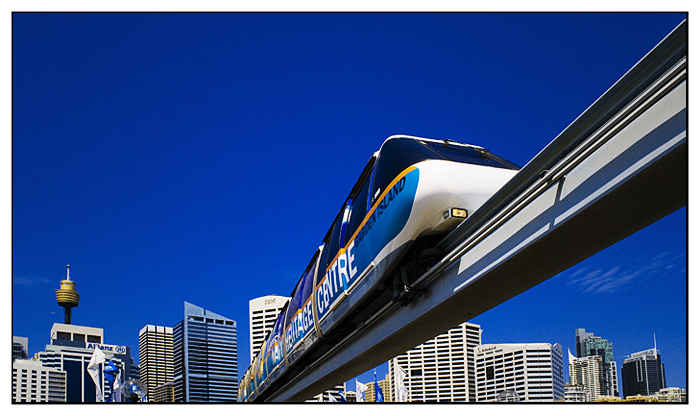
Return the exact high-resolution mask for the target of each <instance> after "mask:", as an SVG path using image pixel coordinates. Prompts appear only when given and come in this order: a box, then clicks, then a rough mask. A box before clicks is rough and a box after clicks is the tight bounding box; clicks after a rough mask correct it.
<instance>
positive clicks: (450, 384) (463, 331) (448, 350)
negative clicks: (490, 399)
mask: <svg viewBox="0 0 700 416" xmlns="http://www.w3.org/2000/svg"><path fill="white" fill-rule="evenodd" d="M479 344H481V327H480V326H479V325H475V324H471V323H468V322H465V323H463V324H461V325H459V326H458V327H456V328H453V329H451V330H449V331H448V332H446V333H444V334H440V335H438V336H437V337H435V338H433V339H431V340H430V341H427V342H425V343H423V344H421V345H419V346H417V347H415V348H413V349H412V350H409V351H407V352H405V353H404V354H401V355H399V356H397V357H394V358H392V359H391V360H390V361H389V380H390V388H391V396H390V397H391V401H398V399H397V396H398V395H397V390H398V384H397V383H398V371H399V368H401V369H402V370H403V371H404V373H406V376H405V378H404V386H405V387H406V389H407V390H408V398H407V401H409V402H469V401H472V402H473V401H476V385H475V381H476V371H475V367H474V350H475V348H476V347H477V346H478V345H479ZM385 394H386V392H385ZM386 395H387V396H389V395H388V394H386Z"/></svg>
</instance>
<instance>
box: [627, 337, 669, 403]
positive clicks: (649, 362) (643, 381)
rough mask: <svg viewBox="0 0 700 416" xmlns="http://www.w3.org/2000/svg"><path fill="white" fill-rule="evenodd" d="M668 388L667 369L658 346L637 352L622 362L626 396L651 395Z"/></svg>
mask: <svg viewBox="0 0 700 416" xmlns="http://www.w3.org/2000/svg"><path fill="white" fill-rule="evenodd" d="M664 388H666V370H665V368H664V365H663V363H662V362H661V354H659V351H658V350H657V349H656V348H652V349H650V350H646V351H640V352H636V353H634V354H632V355H630V356H629V358H626V359H625V361H624V363H623V364H622V393H623V394H624V396H625V398H627V397H630V396H636V395H642V396H651V395H653V394H654V393H656V392H658V391H659V390H661V389H664Z"/></svg>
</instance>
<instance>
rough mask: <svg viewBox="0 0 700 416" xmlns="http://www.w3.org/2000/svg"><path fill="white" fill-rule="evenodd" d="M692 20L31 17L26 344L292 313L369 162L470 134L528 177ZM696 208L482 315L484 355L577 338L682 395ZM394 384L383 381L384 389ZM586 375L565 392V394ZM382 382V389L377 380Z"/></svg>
mask: <svg viewBox="0 0 700 416" xmlns="http://www.w3.org/2000/svg"><path fill="white" fill-rule="evenodd" d="M684 18H685V15H684V14H652V13H644V14H632V13H624V14H613V13H604V14H599V13H582V14H581V13H579V14H556V13H547V14H498V13H497V14H486V13H478V14H469V13H465V14H439V13H434V14H48V15H47V14H14V15H13V16H12V299H11V300H12V334H13V335H17V336H25V337H29V348H30V352H31V353H32V354H33V353H35V352H38V351H40V350H43V349H44V346H45V345H46V344H47V343H48V342H49V331H50V329H51V326H52V324H53V323H55V322H62V320H63V312H62V309H61V308H60V307H59V306H58V305H57V304H56V299H55V292H54V289H57V288H58V287H59V281H60V280H62V279H63V278H64V277H65V265H66V264H70V265H71V277H72V279H73V280H74V281H76V282H77V290H78V292H79V293H80V295H81V299H80V306H79V307H78V308H76V309H74V311H73V323H74V324H76V325H85V326H95V327H102V328H104V330H105V342H106V343H108V344H118V345H129V346H131V347H132V348H133V349H132V354H133V355H134V357H135V360H136V361H138V352H137V351H138V331H139V330H140V329H141V328H142V327H143V326H144V325H146V324H155V325H166V326H173V325H175V324H176V323H177V322H178V321H180V320H181V319H182V317H183V313H184V311H183V309H184V302H185V301H187V302H191V303H193V304H195V305H198V306H201V307H204V308H206V309H209V310H212V311H214V312H216V313H219V314H221V315H224V316H226V317H228V318H231V319H233V320H235V321H236V322H237V323H238V347H239V350H238V353H239V373H241V374H242V373H243V371H244V370H245V368H247V366H248V363H249V359H250V356H249V348H248V343H249V340H248V301H249V300H250V299H253V298H256V297H259V296H264V295H268V294H279V295H288V294H289V293H290V292H291V291H292V289H293V287H294V285H295V283H296V282H297V280H298V278H299V276H300V274H301V272H302V271H303V268H304V267H305V266H306V264H307V263H308V261H309V260H310V256H311V255H312V254H313V252H314V250H315V249H316V247H318V245H319V244H320V242H321V239H322V238H323V236H324V234H325V232H326V230H327V228H328V227H329V225H330V222H331V221H332V219H333V218H334V216H335V214H336V213H337V211H338V209H339V208H340V205H341V204H342V202H343V200H344V199H345V197H346V195H347V193H348V192H349V190H350V188H351V186H352V185H353V183H354V181H355V180H356V179H357V176H358V175H359V173H360V171H361V170H362V168H363V167H364V165H365V163H366V162H367V160H368V158H369V156H370V155H371V153H372V152H374V151H375V150H377V149H378V148H379V146H380V145H381V143H382V142H383V141H384V139H385V138H386V137H388V136H390V135H392V134H398V133H404V134H412V135H418V136H425V137H432V138H447V137H449V138H452V139H455V140H458V141H463V142H467V143H472V144H478V145H481V146H484V147H486V148H488V149H490V150H491V151H493V152H495V153H497V154H499V155H501V156H504V157H506V158H507V159H510V160H512V161H514V162H516V163H519V164H523V165H524V164H525V163H527V162H528V161H529V160H530V159H531V158H532V157H534V156H535V155H536V154H537V153H538V152H539V151H540V150H541V149H542V148H544V147H545V146H546V145H547V144H548V143H549V142H550V141H551V140H552V139H554V137H556V136H557V135H558V134H559V133H560V132H561V131H562V130H563V129H564V128H565V127H566V126H567V125H568V124H569V123H571V122H572V121H573V120H574V119H575V118H576V117H577V116H578V115H580V114H581V113H582V112H583V111H584V110H585V109H586V108H587V107H588V106H589V105H590V104H592V103H593V102H594V101H595V100H596V99H597V98H598V97H599V96H600V95H601V94H603V93H604V92H605V91H606V90H607V89H608V88H609V87H610V86H611V85H613V83H615V81H617V80H618V79H619V78H620V77H621V76H622V75H623V74H624V73H625V72H626V71H627V70H629V69H630V68H631V67H632V66H633V65H634V64H635V63H636V62H637V61H639V60H640V59H641V58H642V57H643V56H644V55H645V54H646V53H647V52H648V51H649V50H651V49H652V48H653V47H654V46H655V45H656V44H657V43H658V42H659V41H661V39H663V37H664V36H665V35H667V34H668V33H669V32H671V31H672V30H673V28H674V27H676V26H677V25H678V24H679V23H680V22H681V21H682V20H683V19H684ZM686 217H687V211H686V209H682V210H680V211H678V212H676V213H674V214H672V215H670V216H668V217H666V218H664V219H662V220H661V221H659V222H657V223H656V224H653V225H651V226H650V227H647V228H646V229H644V230H642V231H640V232H639V233H637V234H635V235H633V236H631V237H629V238H628V239H626V240H624V241H622V242H620V243H618V244H617V245H615V246H613V247H611V248H609V249H607V250H605V251H603V252H601V253H599V254H597V255H596V256H594V257H591V258H590V259H588V260H586V261H584V262H582V263H580V264H578V265H576V266H574V267H572V268H571V269H569V270H567V271H565V272H563V273H561V274H560V275H558V276H555V277H553V278H552V279H550V280H548V281H546V282H544V283H542V284H541V285H539V286H537V287H535V288H533V289H531V290H530V291H528V292H526V293H524V294H522V295H520V296H518V297H516V298H514V299H512V300H510V301H508V302H506V303H504V304H503V305H501V306H499V307H496V308H494V309H493V310H491V311H488V312H486V313H484V314H483V315H481V316H479V317H477V318H475V319H473V320H472V322H474V323H477V324H480V325H481V326H482V328H483V330H484V332H483V342H484V343H505V342H549V343H556V342H558V343H561V344H562V345H563V347H564V359H565V360H566V350H567V349H572V351H575V343H574V331H575V329H576V328H578V327H583V328H586V330H587V331H589V332H594V333H595V334H596V335H599V336H602V337H603V338H607V339H608V340H610V341H612V342H613V344H614V357H615V359H616V361H617V362H618V366H620V367H621V366H622V361H623V360H624V357H625V356H626V355H629V354H631V353H633V352H637V351H640V350H644V349H648V348H652V347H653V339H654V338H653V337H654V334H656V340H657V345H658V347H659V348H660V350H661V354H662V361H663V362H664V363H665V364H666V377H667V384H668V385H669V386H678V387H683V388H685V387H686V346H687V334H686V330H687V327H688V324H687V322H688V317H687V315H686V312H687V293H686V287H687V270H686V264H687V244H686V242H687V239H686V237H687V218H686ZM381 371H382V369H380V372H381ZM565 378H566V379H568V374H567V375H566V376H565ZM371 379H372V376H371V373H366V374H365V375H363V376H362V377H360V380H361V381H363V382H367V381H370V380H371Z"/></svg>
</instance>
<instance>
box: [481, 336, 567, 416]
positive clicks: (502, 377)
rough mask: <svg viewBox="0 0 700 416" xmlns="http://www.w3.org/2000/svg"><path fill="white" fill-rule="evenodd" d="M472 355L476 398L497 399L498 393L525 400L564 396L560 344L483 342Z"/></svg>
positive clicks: (546, 400) (561, 397) (552, 399)
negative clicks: (474, 368) (474, 360)
mask: <svg viewBox="0 0 700 416" xmlns="http://www.w3.org/2000/svg"><path fill="white" fill-rule="evenodd" d="M475 355H476V357H475V358H476V398H477V402H496V401H498V400H499V397H501V396H502V397H517V398H518V399H519V400H520V401H525V402H558V401H562V400H564V363H563V359H562V350H561V345H560V344H554V345H552V344H545V343H537V344H483V345H480V346H478V347H476V349H475ZM502 393H503V394H502ZM499 395H500V396H499Z"/></svg>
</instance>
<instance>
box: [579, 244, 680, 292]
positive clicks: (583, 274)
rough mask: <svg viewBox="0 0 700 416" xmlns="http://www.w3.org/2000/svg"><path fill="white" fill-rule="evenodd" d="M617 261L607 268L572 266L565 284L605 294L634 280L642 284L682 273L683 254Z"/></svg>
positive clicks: (629, 284)
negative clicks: (576, 267) (592, 268)
mask: <svg viewBox="0 0 700 416" xmlns="http://www.w3.org/2000/svg"><path fill="white" fill-rule="evenodd" d="M619 260H620V261H619V264H620V265H616V266H611V267H610V268H609V269H608V268H598V269H594V270H589V268H588V267H581V268H579V269H575V270H572V272H571V273H570V274H569V276H568V282H567V285H569V286H573V287H575V288H576V289H577V290H579V291H581V292H583V293H591V294H604V293H614V292H617V291H618V290H624V289H625V288H627V287H630V286H631V285H633V284H644V283H649V282H652V281H653V280H656V279H660V278H666V277H668V276H672V275H676V276H677V275H684V274H685V271H686V267H685V264H686V256H685V254H679V255H675V256H672V255H670V253H661V254H658V255H656V256H655V257H653V258H651V259H649V258H647V257H643V256H639V257H637V258H635V259H633V260H632V261H626V260H625V259H619Z"/></svg>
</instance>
